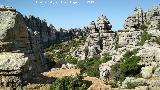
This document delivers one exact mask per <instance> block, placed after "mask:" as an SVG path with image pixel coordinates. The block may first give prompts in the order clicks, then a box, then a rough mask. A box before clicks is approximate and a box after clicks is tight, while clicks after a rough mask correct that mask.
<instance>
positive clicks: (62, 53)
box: [45, 36, 86, 64]
mask: <svg viewBox="0 0 160 90" xmlns="http://www.w3.org/2000/svg"><path fill="white" fill-rule="evenodd" d="M85 39H86V38H85V37H81V36H79V37H75V38H73V39H72V40H69V41H66V42H63V43H54V44H52V45H50V47H48V48H46V49H45V53H46V56H47V57H48V59H50V60H51V61H53V63H54V62H60V61H63V62H67V63H72V64H76V63H77V61H78V60H77V59H75V58H74V57H72V56H71V55H70V50H71V49H73V48H76V47H78V46H79V45H83V44H84V43H85ZM50 63H51V62H50Z"/></svg>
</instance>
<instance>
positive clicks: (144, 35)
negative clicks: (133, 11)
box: [139, 24, 152, 45]
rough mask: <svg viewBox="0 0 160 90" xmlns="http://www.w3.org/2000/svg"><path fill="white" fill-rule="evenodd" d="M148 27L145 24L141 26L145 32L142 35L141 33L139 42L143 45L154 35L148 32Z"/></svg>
mask: <svg viewBox="0 0 160 90" xmlns="http://www.w3.org/2000/svg"><path fill="white" fill-rule="evenodd" d="M147 28H148V27H147V26H146V25H145V24H142V25H141V26H140V29H141V30H142V32H143V33H142V35H141V37H140V42H139V44H140V45H143V44H144V43H145V41H146V40H150V39H151V37H152V35H150V34H148V32H147V31H146V30H147Z"/></svg>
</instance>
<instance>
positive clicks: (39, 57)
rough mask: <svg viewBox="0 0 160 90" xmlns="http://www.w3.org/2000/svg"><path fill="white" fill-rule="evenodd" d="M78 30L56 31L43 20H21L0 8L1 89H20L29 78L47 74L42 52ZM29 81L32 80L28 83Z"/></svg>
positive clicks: (17, 14)
mask: <svg viewBox="0 0 160 90" xmlns="http://www.w3.org/2000/svg"><path fill="white" fill-rule="evenodd" d="M83 34H84V33H83V31H82V30H81V29H72V30H70V31H67V30H64V29H60V30H56V29H55V28H54V26H53V25H50V26H48V25H47V22H46V21H45V20H40V19H39V18H36V17H34V16H29V17H26V16H23V15H22V14H21V13H20V12H18V11H16V9H13V8H12V7H8V6H1V7H0V57H1V58H0V83H1V84H0V85H1V87H2V88H4V89H8V90H10V89H16V90H20V89H22V85H23V84H26V83H28V82H30V80H31V78H32V77H35V76H37V75H38V74H39V73H41V72H43V71H46V70H48V60H47V59H46V57H45V56H44V48H45V47H46V46H48V45H49V44H50V43H59V42H62V41H66V40H69V39H71V38H73V37H74V36H78V35H83ZM31 81H32V80H31Z"/></svg>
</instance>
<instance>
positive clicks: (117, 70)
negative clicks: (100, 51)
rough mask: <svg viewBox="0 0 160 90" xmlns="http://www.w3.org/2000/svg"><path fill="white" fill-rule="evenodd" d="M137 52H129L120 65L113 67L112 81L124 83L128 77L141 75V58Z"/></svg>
mask: <svg viewBox="0 0 160 90" xmlns="http://www.w3.org/2000/svg"><path fill="white" fill-rule="evenodd" d="M136 53H137V50H133V51H127V52H126V53H125V54H124V55H123V58H122V59H121V61H120V63H117V64H115V65H113V66H112V67H111V69H112V70H111V79H113V80H116V81H120V82H122V81H123V80H124V79H125V77H127V76H136V75H138V74H139V73H140V70H141V67H142V66H140V65H138V62H139V61H140V57H139V56H136Z"/></svg>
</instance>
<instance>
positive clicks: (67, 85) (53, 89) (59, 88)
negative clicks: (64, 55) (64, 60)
mask: <svg viewBox="0 0 160 90" xmlns="http://www.w3.org/2000/svg"><path fill="white" fill-rule="evenodd" d="M82 79H83V78H82V77H81V76H76V77H72V76H67V77H63V78H61V79H59V78H58V79H56V81H55V82H53V83H52V85H51V86H50V88H49V90H87V88H88V86H87V84H86V83H85V82H84V81H83V80H82Z"/></svg>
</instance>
